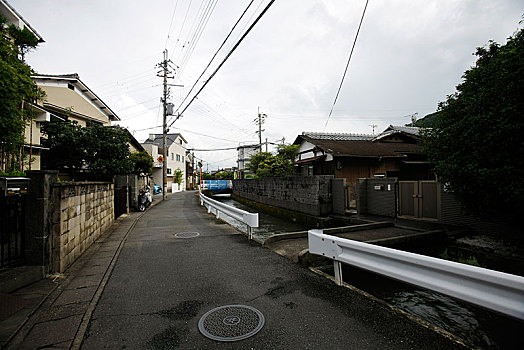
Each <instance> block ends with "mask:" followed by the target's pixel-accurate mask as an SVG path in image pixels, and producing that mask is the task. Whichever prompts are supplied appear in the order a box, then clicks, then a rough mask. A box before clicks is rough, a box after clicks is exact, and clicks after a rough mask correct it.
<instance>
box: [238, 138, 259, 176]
mask: <svg viewBox="0 0 524 350" xmlns="http://www.w3.org/2000/svg"><path fill="white" fill-rule="evenodd" d="M259 150H260V145H259V144H256V145H244V146H238V147H237V151H238V158H237V169H238V173H240V174H243V173H249V170H247V169H246V166H247V164H248V163H249V159H250V158H251V156H252V155H253V154H256V153H258V152H259Z"/></svg>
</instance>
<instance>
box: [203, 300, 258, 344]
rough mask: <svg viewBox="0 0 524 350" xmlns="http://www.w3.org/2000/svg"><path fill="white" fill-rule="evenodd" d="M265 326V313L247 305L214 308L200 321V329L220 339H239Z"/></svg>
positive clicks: (215, 338) (214, 338)
mask: <svg viewBox="0 0 524 350" xmlns="http://www.w3.org/2000/svg"><path fill="white" fill-rule="evenodd" d="M263 326H264V315H262V313H261V312H260V311H258V310H257V309H255V308H254V307H251V306H247V305H226V306H221V307H217V308H215V309H212V310H210V311H208V312H206V313H205V314H204V316H202V317H201V318H200V321H198V329H199V330H200V332H201V333H202V334H203V335H205V336H206V337H208V338H211V339H213V340H218V341H238V340H242V339H246V338H249V337H251V336H253V335H255V334H257V333H258V331H260V330H261V329H262V327H263Z"/></svg>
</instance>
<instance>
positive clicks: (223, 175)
mask: <svg viewBox="0 0 524 350" xmlns="http://www.w3.org/2000/svg"><path fill="white" fill-rule="evenodd" d="M234 177H235V175H234V173H233V172H232V171H222V172H220V173H216V174H215V178H216V179H218V180H233V178H234Z"/></svg>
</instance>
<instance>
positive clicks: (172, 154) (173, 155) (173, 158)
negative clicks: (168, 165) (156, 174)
mask: <svg viewBox="0 0 524 350" xmlns="http://www.w3.org/2000/svg"><path fill="white" fill-rule="evenodd" d="M171 160H175V154H174V153H173V152H171Z"/></svg>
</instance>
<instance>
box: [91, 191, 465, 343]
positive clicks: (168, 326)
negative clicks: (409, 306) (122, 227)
mask: <svg viewBox="0 0 524 350" xmlns="http://www.w3.org/2000/svg"><path fill="white" fill-rule="evenodd" d="M182 232H197V233H198V234H199V235H198V236H197V237H194V238H177V237H175V234H177V233H182ZM238 304H240V305H247V306H250V307H253V308H256V309H257V310H259V311H260V312H261V313H262V314H263V316H264V319H265V324H264V326H263V328H262V329H261V330H260V331H259V332H258V333H256V334H255V335H253V336H251V337H249V338H247V339H244V340H240V341H235V342H218V341H216V340H212V339H209V338H207V337H205V336H203V335H202V334H201V333H200V331H199V328H198V323H199V319H200V318H201V317H202V316H203V315H204V314H205V313H206V312H208V311H209V310H211V309H214V308H217V307H220V306H225V305H238ZM239 316H240V317H239V318H237V319H236V321H235V320H234V319H233V320H232V322H233V323H235V322H238V321H239V320H240V319H241V318H244V317H245V318H249V317H252V315H251V314H250V312H249V311H248V312H247V313H246V315H244V314H242V313H240V314H239ZM256 320H259V321H260V318H258V319H256ZM256 320H255V323H256V322H257V321H256ZM230 321H231V320H230ZM242 322H244V320H242ZM219 323H220V322H219ZM222 323H224V324H226V323H227V322H226V319H224V322H222ZM214 327H218V328H220V329H219V331H220V332H222V331H224V330H223V329H222V328H221V327H224V326H223V325H220V324H210V325H208V329H209V330H210V331H213V329H214ZM225 328H226V332H227V326H226V327H225ZM82 348H83V349H104V348H108V349H124V348H125V349H148V348H150V349H173V348H180V349H215V348H227V349H230V348H231V349H326V348H330V349H423V348H424V349H455V348H457V349H458V348H461V347H460V346H459V345H457V344H455V343H453V342H452V341H450V340H448V339H446V338H444V337H442V336H440V335H438V334H436V333H434V332H433V331H430V330H428V329H426V328H424V327H422V326H419V325H417V324H415V323H413V322H411V321H409V320H408V319H406V318H404V317H402V316H399V315H397V314H395V313H392V312H391V311H389V310H387V309H386V308H385V307H383V306H381V305H380V304H378V303H376V302H374V301H371V300H369V299H367V298H365V297H364V296H362V295H360V294H358V293H355V292H353V291H351V290H349V289H347V288H343V287H338V286H336V285H335V284H334V283H333V282H331V281H329V280H327V279H325V278H323V277H321V276H319V275H316V274H315V273H313V272H311V271H310V270H308V269H305V268H303V267H300V266H298V265H296V264H294V263H293V262H292V261H290V260H288V259H286V258H284V257H281V256H279V255H277V254H275V253H272V252H271V251H270V250H268V249H265V248H262V247H261V246H260V245H258V244H256V243H254V242H249V241H248V240H247V238H246V236H244V235H242V234H239V232H238V231H236V230H235V229H233V228H232V227H230V226H229V225H227V224H224V223H222V222H219V221H217V220H216V219H215V218H214V216H213V215H210V214H207V212H206V210H205V209H203V208H201V207H199V205H198V200H197V196H196V194H195V192H183V193H176V194H173V195H171V196H169V197H168V199H167V200H166V201H164V202H163V203H160V204H158V205H156V206H155V207H152V208H150V209H149V210H148V211H147V212H146V213H145V215H144V216H142V218H141V219H140V220H139V221H138V223H137V224H136V226H135V227H134V228H133V229H132V231H131V232H130V233H129V236H128V237H127V241H126V242H125V245H124V246H123V248H122V250H121V252H120V255H119V257H118V260H117V262H116V265H115V267H114V270H113V272H112V274H111V277H110V278H109V280H108V282H107V284H106V286H105V289H104V291H103V293H102V295H101V297H100V300H99V302H98V304H97V306H96V308H95V310H94V312H93V314H92V317H91V320H90V323H89V325H88V327H87V332H86V334H85V338H84V341H83V343H82Z"/></svg>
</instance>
